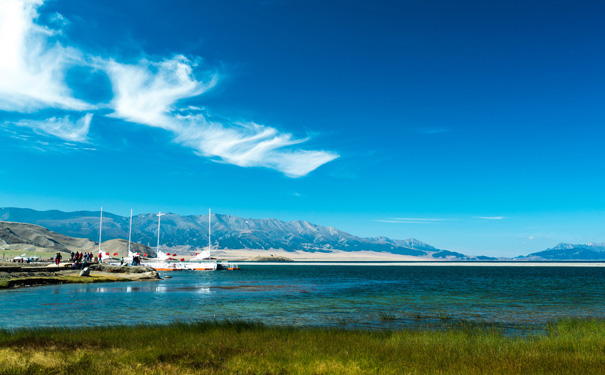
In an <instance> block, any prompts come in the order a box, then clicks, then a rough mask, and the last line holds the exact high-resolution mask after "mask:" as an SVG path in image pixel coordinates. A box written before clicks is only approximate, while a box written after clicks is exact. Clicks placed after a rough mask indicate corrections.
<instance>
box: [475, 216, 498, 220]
mask: <svg viewBox="0 0 605 375" xmlns="http://www.w3.org/2000/svg"><path fill="white" fill-rule="evenodd" d="M475 219H482V220H502V219H506V216H476V217H475Z"/></svg>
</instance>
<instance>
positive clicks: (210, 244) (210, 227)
mask: <svg viewBox="0 0 605 375" xmlns="http://www.w3.org/2000/svg"><path fill="white" fill-rule="evenodd" d="M211 224H212V209H210V208H209V209H208V259H210V249H211V248H212V226H211Z"/></svg>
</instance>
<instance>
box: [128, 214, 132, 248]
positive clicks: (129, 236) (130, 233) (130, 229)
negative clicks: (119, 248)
mask: <svg viewBox="0 0 605 375" xmlns="http://www.w3.org/2000/svg"><path fill="white" fill-rule="evenodd" d="M131 237H132V208H131V209H130V228H129V229H128V256H130V238H131Z"/></svg>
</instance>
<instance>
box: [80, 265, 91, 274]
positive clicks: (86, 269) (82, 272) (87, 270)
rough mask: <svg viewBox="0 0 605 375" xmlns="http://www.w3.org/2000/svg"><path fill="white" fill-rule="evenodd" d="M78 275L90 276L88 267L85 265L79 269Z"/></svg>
mask: <svg viewBox="0 0 605 375" xmlns="http://www.w3.org/2000/svg"><path fill="white" fill-rule="evenodd" d="M80 276H90V268H88V267H86V268H84V269H83V270H82V271H80Z"/></svg>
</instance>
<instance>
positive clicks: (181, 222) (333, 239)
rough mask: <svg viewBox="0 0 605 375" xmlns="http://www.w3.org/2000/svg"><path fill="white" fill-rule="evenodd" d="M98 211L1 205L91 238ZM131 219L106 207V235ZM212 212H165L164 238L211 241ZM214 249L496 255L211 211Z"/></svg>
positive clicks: (17, 217) (118, 234)
mask: <svg viewBox="0 0 605 375" xmlns="http://www.w3.org/2000/svg"><path fill="white" fill-rule="evenodd" d="M99 217H100V212H99V211H76V212H63V211H58V210H50V211H36V210H32V209H25V208H12V207H8V208H0V220H3V221H11V222H21V223H30V224H36V225H40V226H42V227H45V228H48V229H49V230H51V231H54V232H57V233H60V234H63V235H67V236H71V237H76V238H86V239H89V240H92V241H95V240H96V241H98V239H99V224H100V220H99ZM157 226H158V217H157V215H156V214H140V215H136V216H133V218H132V241H133V242H137V243H140V244H143V245H147V246H151V247H155V246H156V244H157ZM128 228H129V218H128V217H124V216H119V215H115V214H112V213H108V212H103V231H102V235H103V237H102V239H103V240H108V239H117V238H121V239H127V238H128ZM208 233H209V232H208V215H189V216H182V215H177V214H173V213H167V214H165V215H163V216H162V217H161V233H160V242H161V244H162V245H164V246H169V247H177V246H178V247H185V248H189V249H190V250H191V251H192V252H193V251H194V250H195V249H200V248H203V247H207V246H208ZM212 247H213V248H214V249H264V250H270V249H283V250H286V251H296V250H304V251H308V252H331V251H333V250H343V251H360V250H367V251H376V252H389V253H393V254H400V255H409V256H415V257H421V258H437V259H443V260H494V259H495V258H490V257H483V256H480V257H475V256H467V255H464V254H461V253H457V252H453V251H448V250H442V249H437V248H435V247H433V246H431V245H428V244H426V243H423V242H421V241H418V240H416V239H413V238H410V239H406V240H394V239H390V238H387V237H375V238H363V237H357V236H354V235H352V234H350V233H346V232H343V231H341V230H338V229H336V228H333V227H326V226H321V225H316V224H313V223H310V222H308V221H300V220H296V221H290V222H285V221H281V220H277V219H249V218H248V219H246V218H240V217H236V216H232V215H221V214H212Z"/></svg>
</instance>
